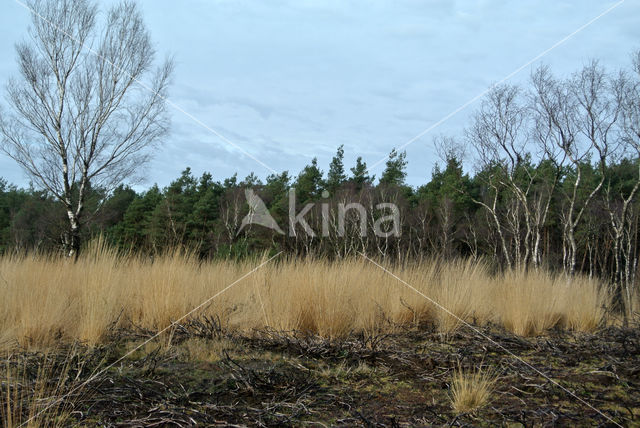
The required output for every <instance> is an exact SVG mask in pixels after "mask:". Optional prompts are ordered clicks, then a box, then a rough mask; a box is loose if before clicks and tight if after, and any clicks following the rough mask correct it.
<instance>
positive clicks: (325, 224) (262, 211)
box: [236, 188, 400, 238]
mask: <svg viewBox="0 0 640 428" xmlns="http://www.w3.org/2000/svg"><path fill="white" fill-rule="evenodd" d="M244 195H245V197H246V199H247V205H248V206H249V212H248V213H247V215H246V216H244V218H243V219H242V223H241V224H240V228H239V229H238V232H237V233H236V236H237V235H239V234H240V232H242V231H243V230H244V229H245V228H246V227H247V226H249V225H254V224H255V225H258V226H262V227H265V228H267V229H271V230H274V231H276V232H278V233H279V234H280V235H286V233H285V232H284V231H283V230H282V229H281V228H280V226H279V225H278V223H277V222H276V220H275V219H274V218H273V217H272V216H271V214H270V213H269V209H268V208H267V205H266V204H265V203H264V201H263V200H262V199H261V198H260V196H258V195H257V194H256V193H255V192H254V191H253V189H245V191H244ZM322 197H323V198H325V199H326V198H328V197H329V193H328V192H327V191H324V192H323V193H322ZM337 205H338V214H337V216H336V217H337V229H336V228H333V230H337V236H340V237H343V236H344V235H345V222H346V217H347V212H349V211H354V212H355V214H356V215H357V219H358V221H357V223H358V229H359V235H360V236H362V237H364V236H366V235H367V230H368V228H367V225H368V224H369V223H368V222H367V220H368V219H367V212H368V211H367V210H366V209H365V207H364V206H363V205H362V204H360V203H358V202H351V203H346V202H340V203H338V204H337ZM314 206H315V203H307V204H306V205H305V206H304V207H303V208H302V210H301V211H300V212H299V213H296V192H295V189H294V188H290V189H289V236H292V237H293V236H296V234H297V232H296V229H297V227H296V226H300V227H301V228H302V230H303V231H304V233H306V234H307V235H308V236H310V237H315V236H316V233H315V231H314V230H313V228H312V227H311V226H310V225H309V223H307V221H306V219H305V216H306V215H307V214H308V213H309V212H310V211H311V209H312V208H313V207H314ZM321 209H322V236H323V237H328V236H329V230H330V227H329V218H330V216H329V204H328V203H322V204H321ZM375 209H376V210H377V211H376V212H377V213H378V214H380V215H379V216H377V218H376V219H375V221H374V223H373V225H372V228H373V231H374V234H375V236H377V237H379V238H389V237H390V236H395V237H398V236H400V210H399V209H398V207H397V206H396V205H395V204H392V203H379V204H377V205H376V206H375ZM383 211H386V212H387V214H386V215H382V214H383Z"/></svg>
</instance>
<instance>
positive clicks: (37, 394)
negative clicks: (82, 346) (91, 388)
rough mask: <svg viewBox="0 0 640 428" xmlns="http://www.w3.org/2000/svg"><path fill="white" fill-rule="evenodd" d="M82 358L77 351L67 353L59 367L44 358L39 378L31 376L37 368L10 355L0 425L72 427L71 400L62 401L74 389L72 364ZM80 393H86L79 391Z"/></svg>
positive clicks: (2, 374) (0, 373) (0, 372)
mask: <svg viewBox="0 0 640 428" xmlns="http://www.w3.org/2000/svg"><path fill="white" fill-rule="evenodd" d="M78 356H79V354H78V353H76V352H75V350H73V349H72V350H71V351H69V352H68V353H67V355H66V357H65V360H64V361H63V362H62V364H61V365H59V366H56V365H55V364H54V363H53V362H52V361H51V360H49V359H48V358H47V355H44V356H43V358H42V361H41V363H39V364H38V366H37V369H36V373H35V377H33V376H29V373H30V372H33V367H32V366H31V365H30V364H29V363H28V362H27V361H26V360H22V361H16V360H18V358H19V356H18V357H16V356H8V357H6V359H5V360H4V367H2V369H0V378H1V379H2V382H1V383H0V403H2V404H1V405H0V422H1V423H2V424H1V425H2V426H3V427H6V428H18V427H24V428H43V427H48V428H57V427H66V426H69V422H70V416H69V414H70V412H71V411H72V410H73V409H72V406H71V405H70V404H69V401H68V400H67V401H61V400H58V397H61V396H63V395H65V393H67V391H68V390H70V389H71V388H72V382H73V376H72V375H71V371H70V369H71V365H72V362H73V360H74V358H77V357H78ZM76 393H84V392H83V390H82V388H77V389H76Z"/></svg>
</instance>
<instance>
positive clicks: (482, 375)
mask: <svg viewBox="0 0 640 428" xmlns="http://www.w3.org/2000/svg"><path fill="white" fill-rule="evenodd" d="M497 380H498V376H497V374H496V373H495V372H494V371H492V370H482V369H481V368H475V369H472V370H467V371H464V370H462V368H460V367H458V369H457V370H456V371H455V372H454V373H453V378H452V380H451V404H452V407H453V410H455V411H456V412H457V413H469V412H474V411H475V410H478V409H479V408H481V407H483V406H484V405H486V404H487V403H488V402H489V400H490V399H491V394H492V393H493V390H494V388H495V384H496V382H497Z"/></svg>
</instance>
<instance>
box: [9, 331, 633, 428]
mask: <svg viewBox="0 0 640 428" xmlns="http://www.w3.org/2000/svg"><path fill="white" fill-rule="evenodd" d="M481 331H482V333H483V334H485V335H486V336H488V337H490V338H491V339H492V340H493V341H495V343H493V342H492V341H489V340H487V339H486V338H483V337H482V336H480V335H479V334H478V333H477V332H474V331H471V330H466V329H464V327H462V328H461V329H460V330H459V331H458V332H457V333H454V334H451V335H448V336H443V335H441V334H439V333H437V332H435V331H432V330H430V329H429V328H420V329H410V330H403V331H398V332H397V333H394V334H386V335H377V336H367V335H363V334H353V335H351V336H350V337H348V338H346V339H327V338H321V337H317V336H314V335H309V334H304V333H301V332H277V331H271V330H261V331H254V332H251V333H250V334H247V333H244V334H239V333H234V332H229V331H225V330H224V329H222V328H220V326H219V324H218V323H217V322H216V321H215V320H213V319H200V320H197V321H192V322H191V323H189V324H188V325H184V326H179V327H178V328H176V330H175V331H174V332H173V333H172V335H171V336H170V341H169V340H168V339H166V338H165V339H163V340H161V341H153V342H151V343H149V344H147V345H145V346H144V347H143V348H142V350H137V351H135V352H133V353H132V354H131V355H128V356H126V358H124V359H123V360H122V361H119V362H118V363H117V364H115V365H114V366H113V367H110V368H109V369H107V370H106V371H104V372H103V373H101V374H100V375H99V376H97V377H96V378H95V379H94V380H92V381H91V382H89V383H86V382H85V381H86V380H87V379H89V378H90V376H91V374H92V373H95V371H96V369H97V370H98V371H100V370H102V369H101V368H104V367H108V366H109V365H110V364H112V363H114V362H116V361H118V360H119V359H120V358H122V357H123V356H124V355H126V354H127V353H128V352H129V350H131V349H133V348H134V347H135V345H136V344H139V343H142V342H143V341H144V340H145V339H146V338H148V337H151V336H152V335H153V332H149V331H142V330H129V331H122V330H121V331H118V332H117V334H115V333H114V335H113V337H111V338H110V340H109V344H108V345H103V346H100V347H94V348H84V351H83V352H82V357H77V361H75V362H74V364H73V365H72V368H71V369H70V370H69V373H68V374H66V376H68V377H69V379H70V380H69V381H68V382H67V383H66V384H65V389H64V390H66V391H67V393H68V395H67V396H65V397H64V400H63V401H62V405H61V406H59V407H60V408H61V409H63V410H64V412H65V416H66V417H67V418H69V419H68V420H67V421H66V422H65V424H69V425H79V426H109V427H110V426H127V427H129V426H139V427H147V426H193V425H199V426H221V427H223V426H321V427H322V426H345V427H346V426H367V427H400V426H496V425H500V426H509V427H518V426H523V427H525V426H526V427H530V426H571V427H574V426H612V427H613V426H640V328H638V327H637V326H636V327H633V328H622V327H608V328H605V329H601V330H599V331H597V332H594V333H592V334H578V333H572V332H567V331H550V332H548V333H547V334H546V335H544V336H542V337H535V338H521V337H517V336H514V335H512V334H509V333H507V332H505V331H504V330H501V329H500V328H498V327H496V326H489V327H483V328H482V329H481ZM58 352H59V353H58V354H47V355H43V354H40V353H29V352H22V353H21V354H20V356H21V358H22V359H24V360H25V361H29V365H32V364H36V363H38V362H39V363H42V361H37V360H43V359H47V358H48V359H50V360H52V361H54V363H55V362H56V361H58V360H59V363H56V364H58V365H62V361H63V359H64V357H63V355H64V352H65V351H64V350H60V351H58ZM57 355H58V356H57ZM56 358H58V359H56ZM14 359H15V358H14ZM478 367H483V368H485V369H491V370H494V371H495V373H496V374H497V376H498V379H497V381H496V383H495V386H494V391H493V393H492V394H491V398H490V400H489V402H488V403H486V404H485V405H484V406H482V407H481V408H479V409H477V410H475V411H473V412H470V413H463V414H458V413H456V412H455V411H454V410H453V407H452V404H451V379H452V375H453V373H454V372H455V370H458V369H459V368H461V369H462V370H465V369H473V368H478ZM35 372H36V371H35V370H34V371H33V373H31V374H30V376H35V375H36V373H35ZM52 381H53V380H52ZM85 383H86V384H85ZM5 399H6V397H3V398H0V402H2V403H0V404H3V405H4V401H3V400H5ZM25 412H26V410H25Z"/></svg>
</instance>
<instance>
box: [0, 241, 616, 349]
mask: <svg viewBox="0 0 640 428" xmlns="http://www.w3.org/2000/svg"><path fill="white" fill-rule="evenodd" d="M259 262H260V261H253V262H249V261H246V262H239V263H237V262H230V261H216V262H201V261H199V260H198V259H197V258H195V257H193V256H191V255H190V254H186V253H183V252H175V253H173V254H167V255H165V256H161V257H157V258H155V259H154V260H150V259H147V258H143V257H141V256H132V255H130V256H119V255H118V254H116V253H115V252H114V251H113V250H111V249H109V248H106V247H105V246H103V245H101V244H100V243H97V244H94V245H93V246H92V247H91V248H89V249H88V250H87V251H85V252H84V253H83V255H82V256H81V257H80V259H79V260H78V261H77V263H73V262H71V261H68V260H64V259H60V258H57V257H52V256H4V257H1V258H0V272H2V278H3V280H0V347H3V346H4V347H7V346H11V344H15V343H19V344H20V345H22V346H27V347H32V348H33V347H36V348H37V347H47V346H50V345H55V344H57V343H59V342H60V341H61V340H62V341H64V340H80V341H83V342H86V343H89V344H94V343H100V342H101V341H103V340H104V338H105V335H106V334H107V333H108V332H109V329H110V328H113V327H118V326H126V325H127V324H130V325H135V326H137V327H142V328H146V329H151V330H157V329H161V328H164V327H166V326H167V325H169V324H170V323H171V322H172V321H175V320H177V319H179V318H180V317H182V316H183V315H184V314H185V313H187V312H188V311H190V310H191V309H192V308H194V307H195V306H197V305H199V304H200V303H202V302H203V301H205V300H207V299H208V298H209V297H211V296H213V295H215V294H216V293H218V292H220V291H222V290H223V289H224V288H225V287H227V286H228V285H229V284H232V283H234V282H235V281H237V280H238V278H240V277H241V276H243V275H245V274H246V273H247V272H249V271H250V270H251V269H253V268H254V267H255V266H256V265H257V264H258V263H259ZM388 268H389V269H390V270H392V271H393V272H394V273H395V274H396V275H398V276H399V277H400V278H402V279H403V280H405V281H406V282H407V283H409V284H411V285H412V286H413V287H415V288H416V289H417V290H418V291H419V292H420V293H422V294H424V295H425V296H427V297H429V298H430V299H432V300H434V301H436V302H438V303H439V304H440V305H442V306H443V307H445V308H447V309H448V310H449V311H451V313H453V315H451V314H449V313H447V312H444V311H442V310H441V309H439V308H438V307H436V306H435V305H434V304H433V303H432V302H430V301H429V300H428V299H426V298H425V297H423V296H421V295H420V294H418V293H416V292H415V291H413V290H411V289H409V288H408V287H406V286H405V285H404V284H402V283H401V282H399V281H398V280H396V279H395V278H393V277H392V276H391V275H389V274H387V273H386V272H384V271H382V270H380V269H379V268H377V267H375V266H374V265H372V264H370V263H368V262H367V261H365V260H363V259H349V260H343V261H337V262H328V261H323V260H312V259H306V260H299V259H298V260H279V261H275V262H272V263H270V264H268V265H266V266H264V267H263V268H261V269H259V270H257V271H256V272H255V273H254V274H252V275H250V276H248V277H247V278H245V279H243V280H242V281H240V282H238V283H237V284H236V285H234V286H233V287H232V288H230V289H229V290H228V291H226V292H224V293H223V294H221V295H220V296H218V297H217V298H216V299H214V300H213V301H212V302H211V304H210V305H208V306H207V307H206V308H203V310H202V311H201V312H200V313H201V314H206V315H210V316H215V317H218V318H219V319H220V320H221V322H222V324H223V326H225V327H230V328H236V329H240V330H250V329H252V328H260V327H264V326H269V327H271V328H275V329H278V330H303V331H308V332H312V333H316V334H320V335H323V336H330V337H340V336H344V335H347V334H349V333H350V332H352V331H365V332H368V333H378V332H389V331H392V330H393V329H394V328H397V326H398V325H422V324H431V325H435V326H436V327H437V328H438V329H439V330H440V331H442V332H443V333H451V332H453V331H455V330H456V329H458V328H460V327H461V325H462V322H461V321H460V319H462V320H464V321H465V322H474V323H477V324H480V325H482V324H485V323H488V322H494V323H499V324H502V325H503V326H504V327H506V328H507V329H508V330H510V331H513V332H514V333H517V334H520V335H524V336H527V335H536V334H540V333H543V332H544V331H545V330H546V329H549V328H552V327H555V326H559V327H566V328H571V329H575V330H581V331H589V330H593V329H594V328H595V327H596V326H598V325H599V324H601V323H602V321H603V319H604V311H605V310H606V309H605V308H607V307H608V306H609V302H610V293H609V292H608V290H607V289H606V288H605V287H603V286H602V285H601V284H600V283H599V282H597V281H596V280H591V279H588V278H584V277H580V276H577V277H573V278H570V279H569V278H566V277H564V276H561V275H552V274H550V273H548V272H543V271H530V272H522V271H513V272H508V273H506V274H504V275H498V276H494V275H491V274H490V273H489V271H488V269H487V266H486V265H485V264H483V263H474V262H471V261H454V262H436V261H427V262H423V263H419V264H407V265H404V266H397V267H391V266H389V267H388Z"/></svg>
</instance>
